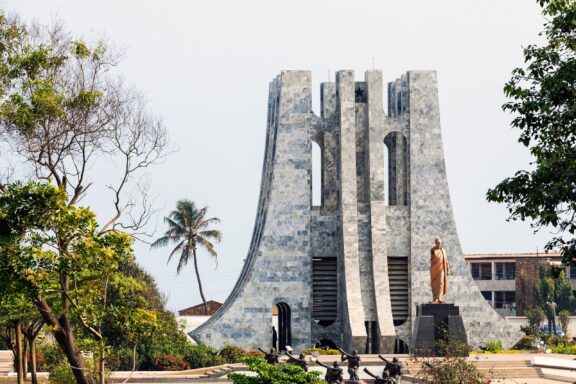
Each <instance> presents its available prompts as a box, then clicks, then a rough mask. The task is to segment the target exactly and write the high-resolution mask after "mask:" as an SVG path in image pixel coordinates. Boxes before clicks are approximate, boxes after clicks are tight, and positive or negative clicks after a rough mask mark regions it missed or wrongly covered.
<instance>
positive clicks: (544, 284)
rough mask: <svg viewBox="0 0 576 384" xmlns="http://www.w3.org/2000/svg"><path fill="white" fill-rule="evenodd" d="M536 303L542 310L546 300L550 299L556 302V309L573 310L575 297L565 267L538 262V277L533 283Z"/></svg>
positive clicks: (544, 307)
mask: <svg viewBox="0 0 576 384" xmlns="http://www.w3.org/2000/svg"><path fill="white" fill-rule="evenodd" d="M535 292H536V303H537V305H538V306H540V307H541V308H542V309H543V310H545V309H546V302H547V301H548V300H550V299H552V300H553V301H554V302H555V303H556V304H558V311H562V310H566V311H568V312H570V313H572V312H573V311H574V304H575V302H576V299H575V298H574V293H573V291H572V282H571V281H570V280H569V279H568V278H567V277H566V271H565V268H562V267H559V266H555V265H550V264H545V263H543V264H540V279H539V280H538V281H537V282H536V284H535Z"/></svg>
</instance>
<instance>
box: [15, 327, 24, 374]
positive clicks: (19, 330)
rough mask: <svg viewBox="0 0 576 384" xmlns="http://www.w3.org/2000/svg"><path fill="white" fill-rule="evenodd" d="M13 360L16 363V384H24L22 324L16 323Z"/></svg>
mask: <svg viewBox="0 0 576 384" xmlns="http://www.w3.org/2000/svg"><path fill="white" fill-rule="evenodd" d="M15 360H16V362H17V363H18V364H17V365H18V367H15V368H16V369H17V371H16V372H17V383H18V384H24V359H23V358H22V324H21V323H20V322H19V321H18V322H17V323H16V356H15Z"/></svg>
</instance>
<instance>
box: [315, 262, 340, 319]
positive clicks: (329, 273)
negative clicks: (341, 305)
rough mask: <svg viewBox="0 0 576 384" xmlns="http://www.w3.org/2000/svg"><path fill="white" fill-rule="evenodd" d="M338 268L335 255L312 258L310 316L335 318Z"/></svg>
mask: <svg viewBox="0 0 576 384" xmlns="http://www.w3.org/2000/svg"><path fill="white" fill-rule="evenodd" d="M337 311H338V270H337V260H336V258H335V257H325V258H314V259H313V265H312V318H313V319H315V320H321V321H322V320H323V321H333V320H336V315H337Z"/></svg>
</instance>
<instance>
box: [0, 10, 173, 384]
mask: <svg viewBox="0 0 576 384" xmlns="http://www.w3.org/2000/svg"><path fill="white" fill-rule="evenodd" d="M121 56H122V55H121V54H120V53H118V52H115V50H114V49H111V48H110V47H109V44H108V43H107V42H105V41H95V42H92V43H87V42H85V41H83V40H80V39H74V38H73V37H72V36H71V35H70V33H68V32H67V31H66V30H65V28H64V26H63V25H62V24H55V25H53V26H44V25H41V24H38V23H32V24H30V25H25V24H24V23H22V22H21V21H20V20H19V19H18V18H17V17H15V16H10V15H6V14H5V13H4V12H1V11H0V136H1V138H2V142H1V143H2V144H1V147H0V149H1V150H2V155H3V156H2V161H3V162H4V165H5V166H6V169H7V171H6V172H5V174H4V175H1V176H2V179H3V181H2V182H1V183H0V191H1V192H2V194H3V199H4V200H3V204H4V207H3V209H4V210H5V212H12V213H14V211H10V210H11V209H12V210H13V209H19V208H18V204H21V205H22V207H20V208H23V209H30V210H33V211H35V214H32V213H31V212H27V215H25V218H23V219H22V220H24V221H25V222H24V221H22V220H21V221H18V220H16V219H13V218H12V219H11V218H7V217H4V218H3V222H2V223H0V226H2V228H0V232H2V235H3V238H4V239H5V240H4V243H3V244H2V247H1V248H2V249H1V253H2V260H1V261H0V263H3V264H4V266H3V268H4V271H2V272H0V273H2V274H4V275H3V276H12V277H14V278H15V279H16V280H17V281H18V282H19V284H21V287H20V288H21V289H23V290H28V291H31V292H33V293H34V294H33V295H32V297H33V303H34V305H35V307H36V308H37V310H38V311H40V313H41V314H42V317H43V319H44V321H45V322H46V323H47V324H48V325H49V329H50V330H51V332H52V333H53V334H54V337H55V339H56V340H57V342H58V343H59V344H60V346H61V348H62V349H63V350H64V352H65V354H66V357H67V359H68V361H69V363H70V365H71V366H72V367H73V371H74V376H75V378H76V380H77V381H78V383H89V382H91V381H92V379H91V378H90V377H89V376H87V375H85V373H84V371H85V365H84V359H83V357H82V355H81V354H80V353H79V348H78V345H77V338H76V336H75V334H74V332H76V331H77V330H79V329H83V330H84V331H85V332H86V333H89V334H90V335H91V337H93V338H96V339H98V338H100V339H101V341H102V342H104V340H103V339H102V334H101V333H100V332H99V330H98V324H99V319H98V318H97V316H96V315H97V314H99V315H104V314H107V312H106V311H104V312H102V311H99V310H97V309H96V308H97V307H98V306H101V304H103V303H104V302H103V301H102V300H103V299H104V301H105V298H106V290H107V280H106V279H105V278H104V277H106V278H108V279H110V278H111V276H112V275H113V274H114V273H115V268H116V265H117V263H118V261H119V259H122V257H125V256H126V257H127V255H128V254H129V253H130V252H131V251H130V252H128V250H129V249H130V244H131V241H132V239H131V237H130V235H128V234H127V233H124V234H122V233H120V232H119V230H122V231H125V232H130V234H131V235H133V236H135V235H136V236H137V235H139V234H145V226H146V224H147V223H148V220H149V219H150V217H151V215H152V214H153V213H154V209H153V207H152V204H151V197H150V194H149V186H148V183H147V182H146V179H145V178H143V175H142V171H143V170H145V169H146V168H147V167H149V166H150V165H152V164H154V163H157V162H159V161H161V160H162V159H163V158H164V157H165V156H166V155H167V154H168V153H169V150H168V149H167V146H168V139H167V133H166V129H165V127H164V126H163V124H162V121H161V119H160V118H158V117H157V116H155V115H154V114H152V113H150V111H149V110H148V107H147V104H146V102H145V100H144V97H143V95H142V93H140V92H138V91H137V90H135V89H134V88H131V87H129V86H126V83H125V82H124V81H123V80H122V79H121V78H120V77H118V76H115V75H113V73H114V71H115V68H116V66H117V64H118V63H119V62H120V58H121ZM14 163H17V164H18V168H16V167H14V166H13V164H14ZM102 164H106V174H105V180H99V179H98V178H97V176H96V172H94V171H93V170H94V169H95V168H96V167H97V166H102ZM14 178H16V179H18V178H20V179H21V178H24V179H36V180H41V181H43V182H45V183H51V184H52V185H54V186H55V187H56V189H55V190H50V189H49V188H48V187H46V186H45V185H39V184H27V185H25V186H22V185H19V186H18V187H16V188H12V187H11V181H12V179H14ZM90 191H96V193H97V194H98V197H99V198H100V199H101V198H102V197H103V196H105V195H106V193H108V197H109V198H110V201H111V203H112V204H111V206H112V212H113V213H112V214H111V216H110V217H109V218H108V219H107V220H106V221H104V224H103V225H101V226H100V227H98V225H97V223H96V216H95V215H94V214H93V213H92V212H91V211H90V210H88V209H85V208H78V209H77V208H75V206H76V205H77V204H78V203H79V202H80V201H81V200H82V199H83V198H84V197H85V196H86V195H87V194H88V193H89V192H90ZM16 195H19V196H16ZM18 198H29V199H30V200H29V201H27V200H22V201H18V200H17V199H18ZM17 213H18V215H20V212H17ZM50 214H52V215H53V217H51V216H50ZM18 215H17V216H18ZM95 228H98V229H97V230H96V229H95ZM34 231H37V232H38V233H37V234H35V233H34ZM95 231H96V232H95ZM43 241H44V242H47V243H48V244H49V247H50V248H49V249H44V248H43V247H41V246H40V243H41V242H43ZM39 242H40V243H39ZM44 246H47V245H46V244H44ZM40 249H41V251H40ZM32 251H37V253H35V254H34V253H33V252H32ZM82 252H85V253H86V258H85V260H83V261H82V260H78V259H77V258H78V256H79V255H80V254H81V253H82ZM98 252H101V254H99V253H98ZM121 255H123V256H121ZM19 258H21V259H22V260H20V261H19ZM98 258H100V260H99V263H104V262H106V263H108V264H106V265H104V264H98V263H97V264H96V265H94V266H93V267H94V268H93V272H94V273H96V274H94V273H92V274H91V273H90V272H88V271H89V268H88V266H87V264H89V263H90V262H93V261H95V260H96V259H98ZM24 262H29V263H30V265H28V266H27V267H26V268H28V269H26V268H25V264H23V263H24ZM74 268H79V269H78V270H76V269H74ZM26 270H30V271H31V272H30V273H31V275H26ZM98 272H100V275H99V276H98V275H97V274H98ZM81 281H82V282H84V284H85V286H82V285H81V284H80V282H81ZM90 284H95V285H94V288H95V289H94V290H90V289H88V288H89V286H90ZM72 293H74V295H72ZM100 309H101V307H100ZM100 320H101V318H100ZM74 322H77V324H73V323H74ZM102 345H103V344H102Z"/></svg>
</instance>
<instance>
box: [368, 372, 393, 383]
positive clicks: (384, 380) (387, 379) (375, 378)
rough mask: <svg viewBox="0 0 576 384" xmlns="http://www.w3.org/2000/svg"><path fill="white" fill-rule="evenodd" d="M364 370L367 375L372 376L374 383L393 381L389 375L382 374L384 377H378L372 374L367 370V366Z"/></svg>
mask: <svg viewBox="0 0 576 384" xmlns="http://www.w3.org/2000/svg"><path fill="white" fill-rule="evenodd" d="M364 372H366V373H367V374H368V376H371V377H373V378H374V384H392V383H393V382H392V381H390V377H388V376H386V375H384V377H380V376H377V375H375V374H373V373H372V372H370V371H369V370H368V368H364Z"/></svg>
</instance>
